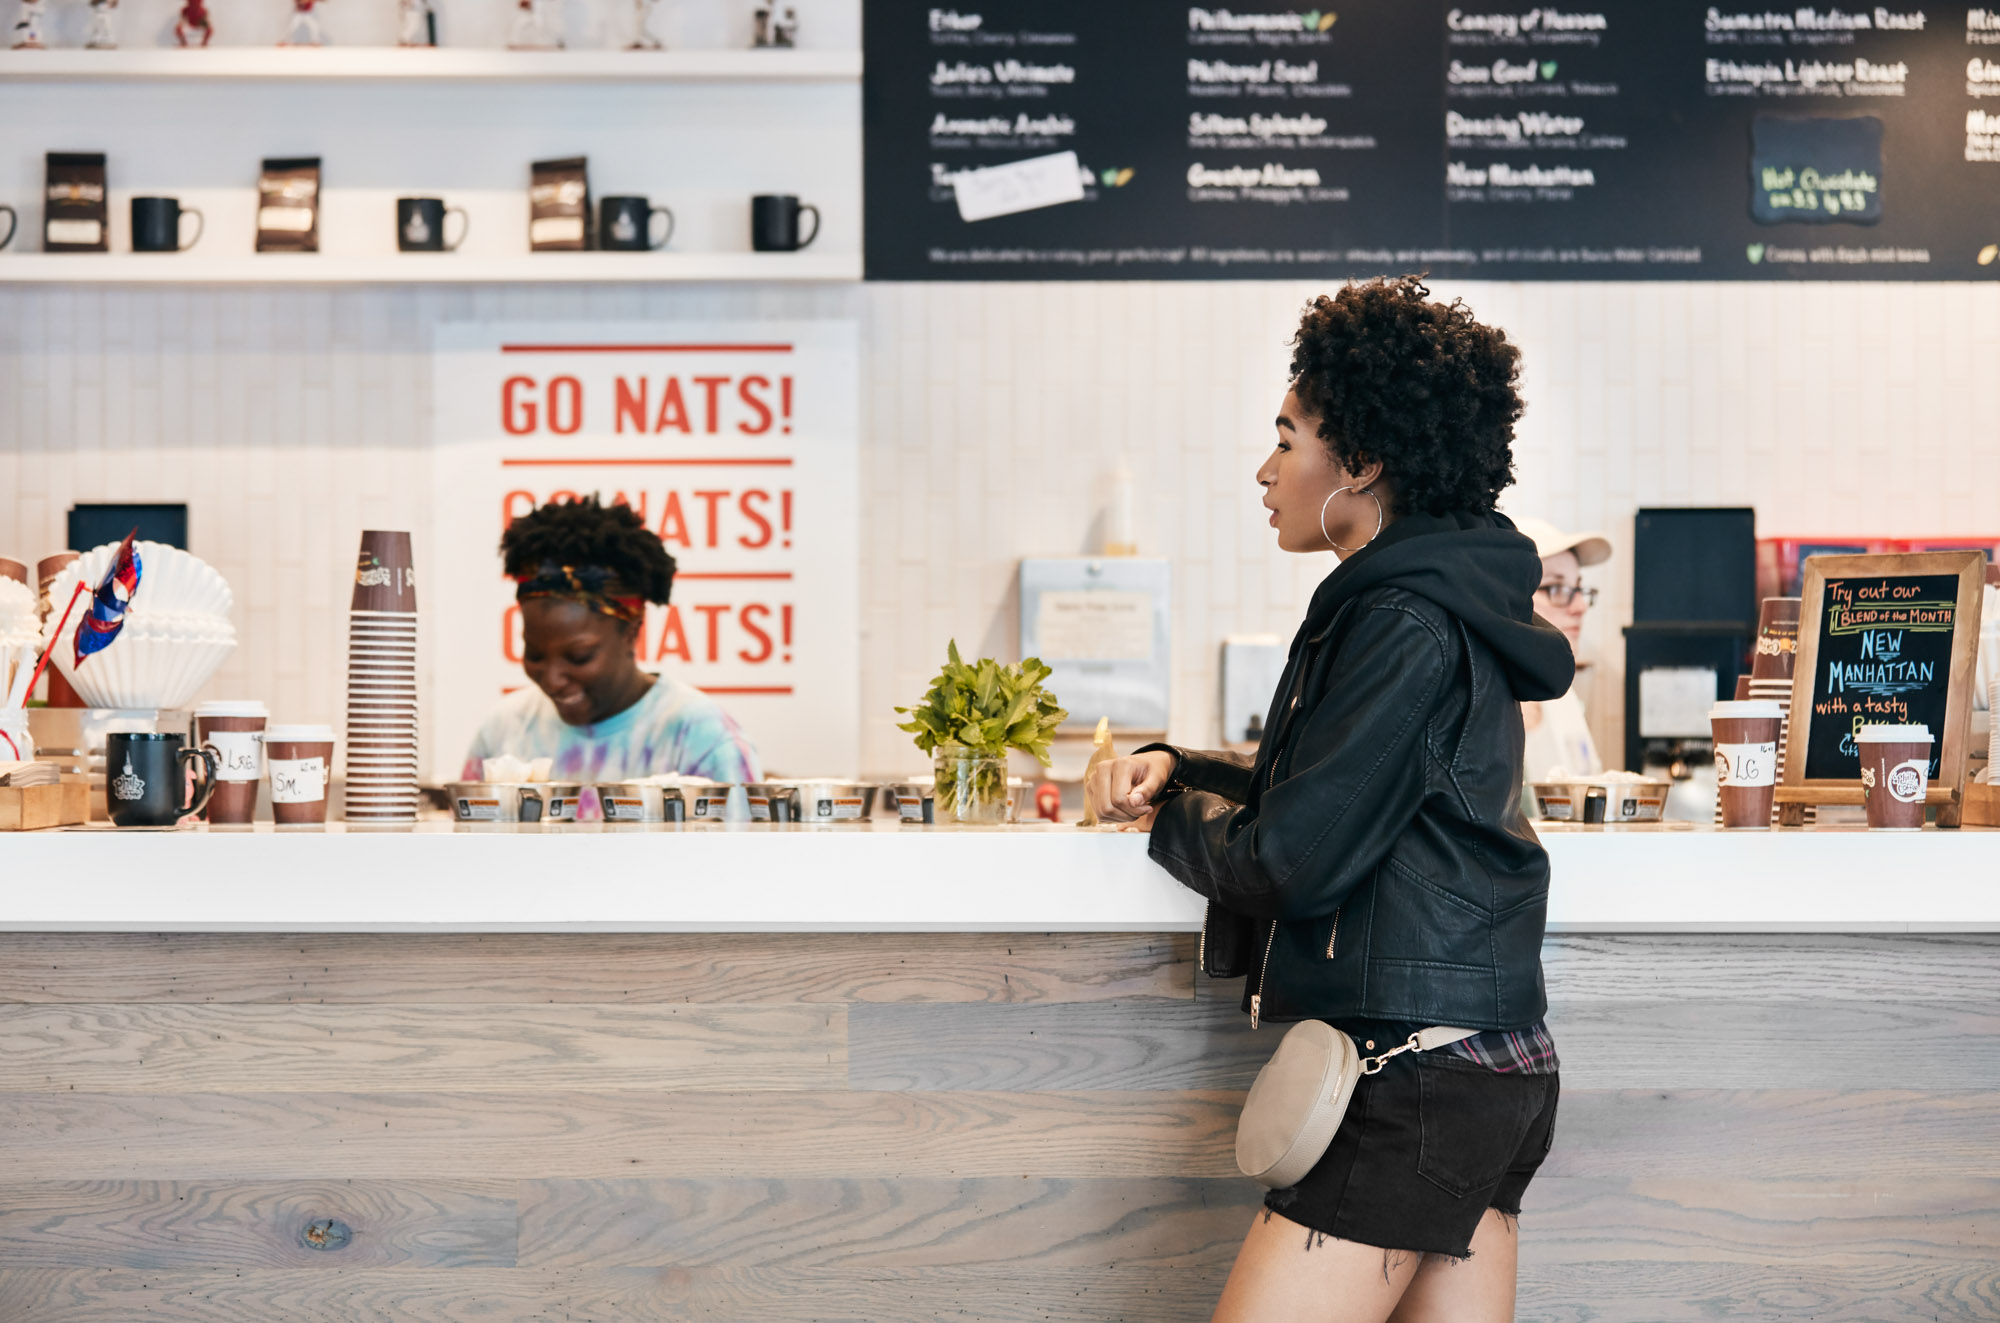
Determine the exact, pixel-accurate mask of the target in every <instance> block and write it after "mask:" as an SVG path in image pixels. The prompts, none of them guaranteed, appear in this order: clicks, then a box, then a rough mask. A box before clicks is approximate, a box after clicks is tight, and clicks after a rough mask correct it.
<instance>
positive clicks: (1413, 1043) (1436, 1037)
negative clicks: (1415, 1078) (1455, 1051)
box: [1361, 1025, 1479, 1075]
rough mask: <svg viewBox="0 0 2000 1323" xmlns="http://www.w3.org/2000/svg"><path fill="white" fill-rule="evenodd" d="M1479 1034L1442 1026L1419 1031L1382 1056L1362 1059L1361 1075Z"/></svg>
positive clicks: (1474, 1031)
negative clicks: (1405, 1055) (1392, 1059)
mask: <svg viewBox="0 0 2000 1323" xmlns="http://www.w3.org/2000/svg"><path fill="white" fill-rule="evenodd" d="M1478 1032H1479V1031H1478V1030H1477V1029H1446V1028H1444V1027H1443V1026H1442V1025H1432V1026H1431V1027H1430V1028H1428V1029H1419V1030H1417V1032H1415V1033H1413V1034H1411V1035H1410V1038H1409V1041H1408V1042H1406V1043H1403V1044H1401V1045H1400V1046H1397V1047H1392V1048H1390V1049H1389V1050H1388V1051H1387V1052H1384V1053H1382V1054H1381V1055H1380V1056H1374V1057H1363V1058H1362V1059H1361V1073H1362V1074H1363V1075H1373V1074H1375V1073H1376V1072H1377V1071H1379V1070H1381V1069H1382V1067H1383V1066H1384V1065H1386V1064H1387V1063H1388V1060H1389V1058H1390V1057H1399V1056H1401V1055H1403V1053H1405V1052H1428V1051H1430V1050H1431V1049H1432V1048H1434V1047H1443V1046H1445V1045H1446V1044H1447V1043H1456V1042H1458V1041H1459V1040H1460V1039H1462V1038H1470V1037H1472V1036H1473V1035H1474V1034H1476V1033H1478Z"/></svg>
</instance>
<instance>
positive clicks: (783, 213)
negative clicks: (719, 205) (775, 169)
mask: <svg viewBox="0 0 2000 1323" xmlns="http://www.w3.org/2000/svg"><path fill="white" fill-rule="evenodd" d="M808 211H810V212H811V213H812V218H813V227H812V233H811V234H808V235H806V236H805V237H804V238H803V239H802V238H800V237H799V216H800V214H801V213H803V212H808ZM817 238H819V208H818V207H815V206H813V205H812V204H811V203H809V202H808V203H801V202H800V201H799V200H798V199H797V198H795V197H793V196H792V195H791V194H789V193H759V194H758V195H757V196H756V197H753V198H751V199H750V246H751V247H752V248H755V249H756V250H757V251H758V252H760V253H791V252H797V251H798V250H799V249H801V248H803V247H805V246H806V245H807V244H809V243H811V242H812V241H813V240H814V239H817Z"/></svg>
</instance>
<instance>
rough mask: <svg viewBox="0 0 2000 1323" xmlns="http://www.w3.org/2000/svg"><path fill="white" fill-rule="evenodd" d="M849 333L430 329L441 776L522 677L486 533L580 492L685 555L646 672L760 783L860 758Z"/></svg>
mask: <svg viewBox="0 0 2000 1323" xmlns="http://www.w3.org/2000/svg"><path fill="white" fill-rule="evenodd" d="M856 339H857V338H856V332H855V327H854V324H853V323H851V322H813V323H794V322H755V323H740V324H716V323H688V324H680V323H672V324H662V323H615V322H614V323H596V324H590V325H570V326H564V325H551V324H548V323H536V324H534V325H506V324H459V323H452V324H446V325H442V326H440V327H439V328H438V330H437V339H436V345H435V347H436V375H435V383H434V390H435V410H434V416H435V420H436V421H435V428H436V446H435V456H436V471H435V479H434V491H435V493H436V494H435V498H434V503H435V506H436V518H435V521H434V525H433V529H432V536H431V544H430V548H429V552H430V564H431V565H432V566H435V567H436V568H435V571H434V572H431V573H427V574H425V575H424V578H425V581H426V584H425V586H426V588H427V589H428V591H427V592H426V593H425V594H424V595H423V596H421V597H420V598H419V602H420V605H421V609H422V611H423V614H424V616H425V617H426V619H425V630H426V633H427V634H428V637H429V643H430V648H429V651H430V655H431V660H432V663H433V669H432V678H433V683H432V684H431V685H430V686H429V691H430V699H431V703H432V705H433V712H432V717H433V719H432V721H431V723H430V730H431V739H430V744H429V759H428V761H429V763H430V766H431V769H432V771H433V772H434V773H435V774H436V775H437V776H438V777H439V778H440V779H450V780H456V779H458V776H459V772H460V770H461V768H462V766H463V761H464V758H465V754H466V750H467V749H468V748H469V747H470V745H471V742H472V737H473V734H474V732H475V731H476V730H477V729H478V727H479V723H480V722H481V721H482V720H483V719H484V718H485V716H486V714H487V713H488V712H489V711H490V710H491V709H492V707H493V705H494V704H495V703H497V702H498V701H499V700H500V698H501V697H502V696H503V695H504V694H505V693H507V692H508V691H509V690H512V689H517V688H520V687H521V686H523V685H525V684H527V683H528V680H527V677H526V675H525V674H524V673H523V672H522V670H521V624H520V614H519V611H518V609H517V608H516V606H515V603H514V585H513V584H512V583H511V582H509V581H508V580H507V579H506V578H505V576H504V575H503V574H502V573H501V567H500V556H499V551H498V547H499V542H500V534H501V532H502V531H503V530H504V529H505V528H506V526H507V524H508V522H509V521H510V520H511V519H513V518H514V517H516V516H518V515H520V514H523V513H525V512H526V511H528V510H531V509H533V508H534V507H535V506H537V505H539V504H541V503H543V502H545V501H549V500H553V499H562V498H567V497H572V496H580V495H588V494H590V493H593V492H595V493H597V494H599V495H600V496H601V497H602V498H603V499H604V500H605V501H608V502H610V501H622V502H624V503H625V504H627V505H629V506H631V507H632V509H633V510H635V511H637V512H638V514H639V515H640V517H641V518H643V519H644V520H645V521H646V526H647V527H648V528H650V529H652V530H653V531H654V532H655V533H657V534H658V535H659V537H660V538H661V540H662V541H663V542H665V543H666V546H667V550H668V551H670V552H672V553H673V556H674V559H675V561H676V562H677V565H678V571H677V573H676V575H675V577H674V588H673V601H672V603H671V604H670V605H669V606H667V607H665V608H661V607H657V606H656V607H652V608H650V609H649V610H648V612H647V616H646V622H645V627H644V630H643V632H642V635H641V638H640V642H639V661H640V665H641V666H642V667H644V668H646V669H648V670H653V671H658V672H660V673H661V674H664V675H669V676H672V677H674V678H676V679H679V680H682V681H685V682H687V683H689V684H692V685H695V686H696V687H698V688H700V689H702V690H703V691H705V692H707V693H708V694H710V695H712V696H713V697H714V698H715V699H716V701H717V702H719V703H721V704H722V705H723V706H724V707H725V708H726V709H727V710H728V711H729V712H730V714H731V715H733V716H734V717H735V718H736V720H737V721H738V722H739V723H740V724H741V725H742V726H743V728H744V730H745V731H746V732H747V733H748V734H749V736H750V738H751V740H752V741H753V742H754V743H755V744H756V746H757V750H758V753H759V754H760V755H761V757H762V759H763V762H764V767H765V770H766V772H767V773H768V774H772V775H821V776H844V775H852V774H853V773H854V772H855V771H856V770H857V764H858V762H859V733H860V726H859V721H860V714H859V712H858V711H857V705H858V702H859V694H860V657H859V629H858V620H859V616H858V611H859V591H860V588H859V576H860V555H859V546H860V539H859V512H858V508H857V507H858V500H859V494H858V480H857V476H856V475H857V467H858V461H857V445H856V436H857V431H858V426H859V421H858V419H859V415H858V405H857V382H858V380H859V362H858V356H857V349H856Z"/></svg>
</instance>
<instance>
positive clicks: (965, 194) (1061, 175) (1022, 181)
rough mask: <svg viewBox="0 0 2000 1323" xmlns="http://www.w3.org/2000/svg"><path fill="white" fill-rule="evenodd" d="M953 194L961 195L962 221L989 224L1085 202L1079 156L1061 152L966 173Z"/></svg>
mask: <svg viewBox="0 0 2000 1323" xmlns="http://www.w3.org/2000/svg"><path fill="white" fill-rule="evenodd" d="M953 191H954V192H956V193H957V194H958V216H959V219H960V220H969V221H977V220H986V219H988V218H989V217H992V216H1008V215H1012V214H1013V213H1014V212H1017V211H1033V210H1034V209H1035V208H1036V207H1053V206H1055V205H1056V204H1057V203H1059V202H1081V201H1082V200H1083V175H1082V172H1081V167H1079V166H1078V165H1077V162H1076V153H1075V152H1057V153H1055V154H1054V155H1053V156H1033V157H1029V158H1028V159H1027V160H1025V161H1010V162H1009V163H1007V164H1006V165H995V166H989V167H987V168H986V169H984V170H967V171H964V172H963V173H961V174H959V175H957V176H956V178H955V184H954V189H953Z"/></svg>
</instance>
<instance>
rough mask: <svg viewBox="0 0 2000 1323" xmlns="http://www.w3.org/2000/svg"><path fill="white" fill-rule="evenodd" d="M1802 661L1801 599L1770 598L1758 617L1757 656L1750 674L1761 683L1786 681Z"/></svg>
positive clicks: (1751, 666) (1751, 663)
mask: <svg viewBox="0 0 2000 1323" xmlns="http://www.w3.org/2000/svg"><path fill="white" fill-rule="evenodd" d="M1798 659H1799V599H1798V598H1796V597H1767V598H1765V599H1764V608H1763V610H1762V611H1761V612H1759V613H1758V617H1757V652H1756V656H1755V657H1753V658H1752V659H1751V661H1750V674H1751V676H1752V677H1754V678H1756V679H1759V680H1787V681H1789V680H1790V679H1791V678H1792V668H1793V666H1794V665H1795V664H1796V663H1797V662H1798Z"/></svg>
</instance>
